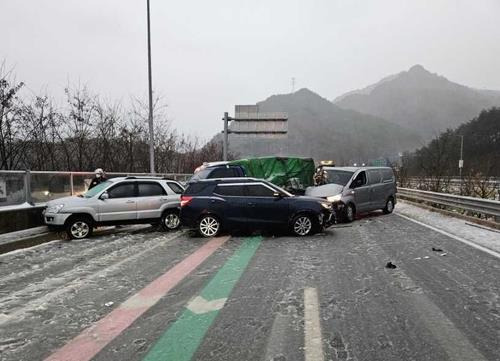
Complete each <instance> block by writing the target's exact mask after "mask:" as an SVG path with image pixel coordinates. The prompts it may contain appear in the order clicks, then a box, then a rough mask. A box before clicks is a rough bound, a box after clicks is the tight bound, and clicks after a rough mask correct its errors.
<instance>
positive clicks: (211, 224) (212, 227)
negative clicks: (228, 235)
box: [198, 215, 221, 237]
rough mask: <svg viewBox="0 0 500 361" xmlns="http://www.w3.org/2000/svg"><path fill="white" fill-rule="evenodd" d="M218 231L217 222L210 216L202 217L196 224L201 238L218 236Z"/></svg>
mask: <svg viewBox="0 0 500 361" xmlns="http://www.w3.org/2000/svg"><path fill="white" fill-rule="evenodd" d="M220 229H221V224H220V222H219V220H218V219H217V218H216V217H214V216H212V215H206V216H203V217H202V218H201V219H200V222H199V223H198V231H199V232H200V234H201V235H202V236H203V237H215V236H216V235H218V234H219V232H220Z"/></svg>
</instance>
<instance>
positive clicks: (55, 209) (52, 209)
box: [45, 204, 64, 213]
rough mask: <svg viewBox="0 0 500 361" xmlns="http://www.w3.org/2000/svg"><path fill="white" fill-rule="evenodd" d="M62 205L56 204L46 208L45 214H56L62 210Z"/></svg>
mask: <svg viewBox="0 0 500 361" xmlns="http://www.w3.org/2000/svg"><path fill="white" fill-rule="evenodd" d="M63 207H64V204H56V205H55V206H50V207H47V209H46V211H45V212H46V213H58V212H59V211H60V210H61V209H63Z"/></svg>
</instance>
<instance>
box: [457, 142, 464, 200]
mask: <svg viewBox="0 0 500 361" xmlns="http://www.w3.org/2000/svg"><path fill="white" fill-rule="evenodd" d="M463 167H464V136H463V135H461V136H460V160H459V161H458V173H459V175H460V195H462V182H463V180H462V168H463Z"/></svg>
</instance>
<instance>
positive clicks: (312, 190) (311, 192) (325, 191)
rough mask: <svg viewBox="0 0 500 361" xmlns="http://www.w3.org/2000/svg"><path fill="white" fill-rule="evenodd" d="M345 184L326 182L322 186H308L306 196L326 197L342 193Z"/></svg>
mask: <svg viewBox="0 0 500 361" xmlns="http://www.w3.org/2000/svg"><path fill="white" fill-rule="evenodd" d="M343 190H344V186H341V185H340V184H334V183H329V184H324V185H322V186H316V187H307V189H306V196H311V197H320V198H326V197H330V196H335V195H337V194H340V193H342V191H343Z"/></svg>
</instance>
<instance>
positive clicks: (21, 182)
mask: <svg viewBox="0 0 500 361" xmlns="http://www.w3.org/2000/svg"><path fill="white" fill-rule="evenodd" d="M155 175H156V176H161V177H169V178H173V179H175V180H178V181H181V182H183V181H186V180H188V179H189V178H190V177H191V174H183V173H157V174H155ZM106 176H107V177H108V178H114V177H125V176H151V174H150V173H129V172H107V173H106ZM93 177H94V173H93V172H53V171H19V170H14V171H10V170H0V211H2V210H8V209H19V208H22V207H26V208H29V207H32V206H34V205H42V204H44V203H45V202H47V201H50V200H52V199H57V198H61V197H66V196H71V195H78V194H82V193H84V192H85V191H87V188H88V185H89V184H90V181H91V179H92V178H93Z"/></svg>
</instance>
